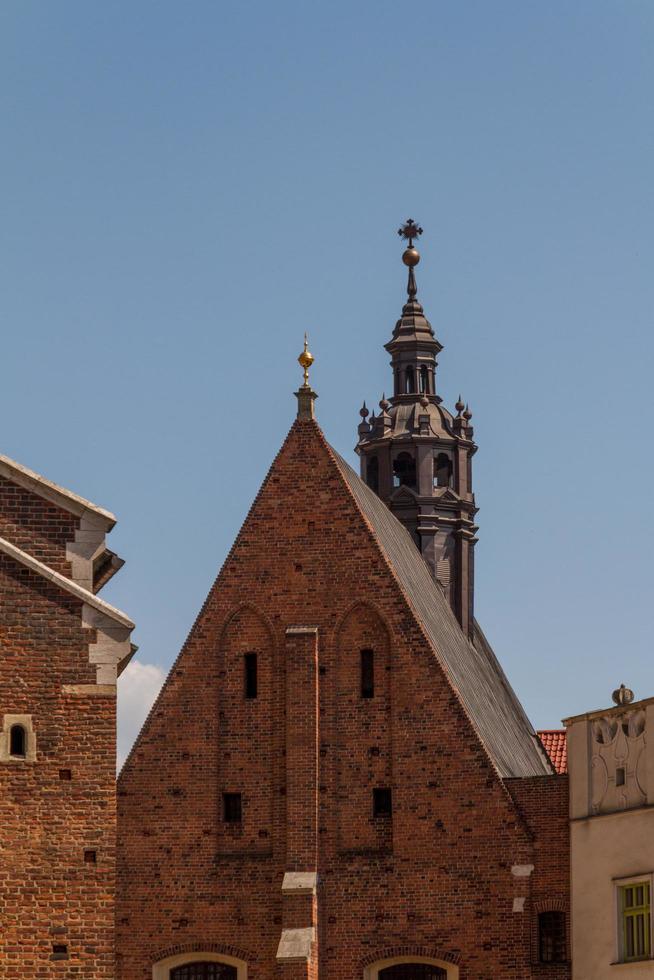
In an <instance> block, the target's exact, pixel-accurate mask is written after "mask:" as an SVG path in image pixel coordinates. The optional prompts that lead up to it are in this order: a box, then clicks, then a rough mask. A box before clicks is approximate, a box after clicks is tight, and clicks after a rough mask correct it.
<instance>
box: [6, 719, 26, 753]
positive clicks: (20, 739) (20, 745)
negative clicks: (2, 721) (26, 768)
mask: <svg viewBox="0 0 654 980" xmlns="http://www.w3.org/2000/svg"><path fill="white" fill-rule="evenodd" d="M9 755H11V756H13V757H14V758H16V759H24V758H25V757H26V755H27V732H26V731H25V728H24V726H23V725H12V726H11V728H10V729H9Z"/></svg>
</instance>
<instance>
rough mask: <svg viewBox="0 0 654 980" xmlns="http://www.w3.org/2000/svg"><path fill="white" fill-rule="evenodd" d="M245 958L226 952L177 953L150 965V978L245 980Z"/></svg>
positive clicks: (156, 979) (246, 973)
mask: <svg viewBox="0 0 654 980" xmlns="http://www.w3.org/2000/svg"><path fill="white" fill-rule="evenodd" d="M247 975H248V968H247V963H246V962H245V960H239V959H237V958H236V957H235V956H228V955H227V954H226V953H203V952H201V951H198V952H194V953H178V954H177V955H176V956H167V957H166V958H165V959H163V960H159V962H158V963H155V964H154V966H153V967H152V980H247Z"/></svg>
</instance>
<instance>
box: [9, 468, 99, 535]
mask: <svg viewBox="0 0 654 980" xmlns="http://www.w3.org/2000/svg"><path fill="white" fill-rule="evenodd" d="M0 476H4V477H5V478H6V479H8V480H11V481H12V482H13V483H17V484H18V485H19V486H22V487H25V488H26V489H27V490H32V491H33V492H34V493H36V494H37V495H38V496H40V497H43V498H44V499H45V500H49V501H50V502H51V503H54V504H56V505H57V506H59V507H61V508H62V509H63V510H67V511H70V513H72V514H77V515H78V516H79V517H81V516H82V515H83V514H86V513H91V514H94V515H95V516H96V517H99V518H100V519H101V520H102V521H103V522H104V523H106V525H107V530H108V531H110V530H111V529H112V527H113V526H114V524H115V523H116V517H115V515H114V514H112V513H111V511H109V510H105V509H104V507H98V505H97V504H94V503H92V502H91V501H90V500H87V499H86V498H85V497H80V495H79V494H77V493H73V491H72V490H67V489H66V487H62V486H60V485H59V484H58V483H54V482H53V481H52V480H48V479H47V477H45V476H42V475H41V474H40V473H37V472H36V471H35V470H31V469H29V467H27V466H23V464H22V463H17V462H16V460H15V459H10V458H9V456H4V455H3V454H2V453H0Z"/></svg>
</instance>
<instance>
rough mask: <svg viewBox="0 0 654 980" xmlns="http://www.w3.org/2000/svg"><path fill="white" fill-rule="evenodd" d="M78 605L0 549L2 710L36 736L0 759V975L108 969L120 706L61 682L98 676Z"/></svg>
mask: <svg viewBox="0 0 654 980" xmlns="http://www.w3.org/2000/svg"><path fill="white" fill-rule="evenodd" d="M81 605H82V604H81V602H80V601H79V600H77V599H75V598H73V597H72V596H69V595H67V594H65V593H62V592H61V591H60V590H58V589H57V588H56V587H55V586H54V585H52V584H50V583H47V582H45V581H44V579H42V578H41V577H40V576H36V575H34V573H32V572H29V571H26V570H24V569H23V568H22V567H20V566H18V565H16V564H15V563H14V562H13V561H12V560H10V559H8V558H5V557H4V556H2V557H0V617H1V622H0V647H1V657H0V714H2V715H4V714H7V713H8V714H27V715H31V716H32V723H33V728H34V732H35V736H36V760H35V761H34V762H29V761H23V760H17V761H14V760H12V761H8V762H0V814H1V827H2V830H1V839H0V977H1V978H3V980H4V978H6V980H10V978H11V980H18V978H20V980H31V978H34V980H36V978H39V980H48V978H51V977H52V978H54V977H64V976H65V977H73V976H79V977H84V978H89V980H110V978H112V977H113V976H114V962H113V953H114V950H113V945H114V944H113V938H114V937H113V911H114V893H115V781H114V774H115V751H116V739H115V726H116V714H115V707H116V703H115V697H98V696H86V697H84V696H82V697H80V696H79V695H72V694H67V693H65V692H64V690H63V685H65V684H93V683H94V681H95V668H94V667H93V666H90V665H89V663H88V644H89V642H90V640H92V639H93V636H92V633H93V631H90V630H87V629H83V628H82V626H81ZM68 774H70V778H67V777H68ZM62 775H63V777H64V778H62ZM85 850H88V851H95V852H96V861H95V862H93V863H92V862H91V861H88V860H85V855H84V852H85ZM55 945H57V946H62V945H63V946H66V947H67V952H68V959H67V960H65V961H64V960H62V961H59V960H57V959H53V955H54V954H53V947H54V946H55Z"/></svg>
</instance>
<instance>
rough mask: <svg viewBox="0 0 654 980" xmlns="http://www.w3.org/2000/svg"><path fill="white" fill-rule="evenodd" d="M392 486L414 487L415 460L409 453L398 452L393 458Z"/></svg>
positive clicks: (412, 488)
mask: <svg viewBox="0 0 654 980" xmlns="http://www.w3.org/2000/svg"><path fill="white" fill-rule="evenodd" d="M393 486H395V487H409V488H410V489H411V490H415V489H416V460H415V456H412V455H411V453H399V454H398V455H397V456H396V457H395V459H394V460H393Z"/></svg>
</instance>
